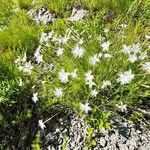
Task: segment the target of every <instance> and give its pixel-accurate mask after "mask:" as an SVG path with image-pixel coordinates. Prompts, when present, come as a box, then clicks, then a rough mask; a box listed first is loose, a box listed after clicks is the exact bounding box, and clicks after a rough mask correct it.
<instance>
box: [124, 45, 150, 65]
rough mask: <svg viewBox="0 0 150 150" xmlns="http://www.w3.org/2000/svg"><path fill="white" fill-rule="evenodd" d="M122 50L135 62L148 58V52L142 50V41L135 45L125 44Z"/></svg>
mask: <svg viewBox="0 0 150 150" xmlns="http://www.w3.org/2000/svg"><path fill="white" fill-rule="evenodd" d="M122 52H123V53H125V54H127V55H128V60H129V61H130V62H132V63H134V62H135V61H137V60H144V59H145V58H147V52H142V47H141V44H140V43H137V44H133V45H129V46H127V45H125V44H124V45H123V46H122Z"/></svg>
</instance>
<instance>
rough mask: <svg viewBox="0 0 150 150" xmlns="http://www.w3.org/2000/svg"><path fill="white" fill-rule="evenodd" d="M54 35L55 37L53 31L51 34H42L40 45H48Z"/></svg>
mask: <svg viewBox="0 0 150 150" xmlns="http://www.w3.org/2000/svg"><path fill="white" fill-rule="evenodd" d="M53 35H54V32H53V31H51V32H49V33H45V32H43V33H42V34H41V38H40V43H42V42H46V43H47V42H48V41H49V39H51V38H52V37H53Z"/></svg>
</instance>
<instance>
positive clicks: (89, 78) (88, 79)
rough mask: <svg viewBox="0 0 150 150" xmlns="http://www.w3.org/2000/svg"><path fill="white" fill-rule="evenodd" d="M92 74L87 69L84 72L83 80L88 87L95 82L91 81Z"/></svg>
mask: <svg viewBox="0 0 150 150" xmlns="http://www.w3.org/2000/svg"><path fill="white" fill-rule="evenodd" d="M93 79H94V76H93V75H92V71H91V70H90V71H88V72H86V73H85V81H86V84H87V85H89V87H90V88H92V87H93V86H94V85H96V84H95V82H93Z"/></svg>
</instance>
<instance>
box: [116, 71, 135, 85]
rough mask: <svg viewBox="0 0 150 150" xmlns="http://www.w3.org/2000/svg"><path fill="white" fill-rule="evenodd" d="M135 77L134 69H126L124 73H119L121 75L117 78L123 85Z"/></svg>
mask: <svg viewBox="0 0 150 150" xmlns="http://www.w3.org/2000/svg"><path fill="white" fill-rule="evenodd" d="M133 79H134V74H132V71H131V70H129V71H125V72H123V73H120V74H119V77H118V78H117V82H119V83H120V84H121V85H124V84H128V83H130V82H131V81H132V80H133Z"/></svg>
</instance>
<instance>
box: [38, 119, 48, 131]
mask: <svg viewBox="0 0 150 150" xmlns="http://www.w3.org/2000/svg"><path fill="white" fill-rule="evenodd" d="M38 124H39V127H40V128H41V129H42V130H44V128H46V126H45V124H44V122H43V120H39V123H38Z"/></svg>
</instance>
